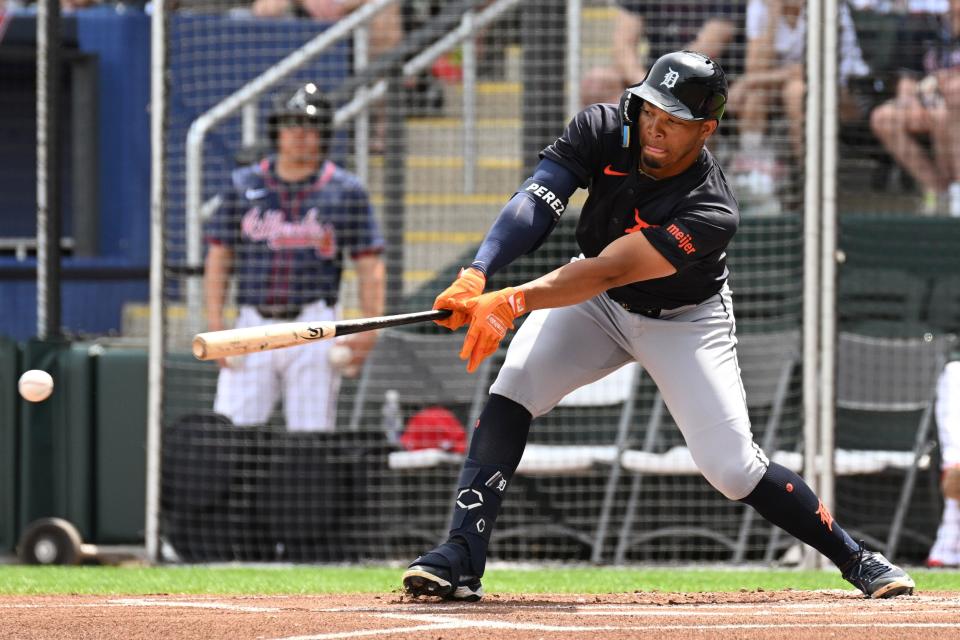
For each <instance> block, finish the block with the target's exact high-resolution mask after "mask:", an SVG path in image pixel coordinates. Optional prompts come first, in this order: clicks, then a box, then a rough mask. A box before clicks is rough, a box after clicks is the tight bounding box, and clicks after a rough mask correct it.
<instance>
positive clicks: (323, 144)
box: [267, 82, 333, 150]
mask: <svg viewBox="0 0 960 640" xmlns="http://www.w3.org/2000/svg"><path fill="white" fill-rule="evenodd" d="M284 126H308V127H313V128H315V129H316V130H317V131H318V132H319V133H320V148H321V149H324V150H326V149H327V143H328V142H329V141H330V135H331V134H332V132H333V107H332V105H331V104H330V102H329V101H328V100H327V99H326V98H325V97H324V96H323V94H322V93H321V92H320V89H319V88H318V87H317V85H315V84H314V83H312V82H308V83H307V84H305V85H303V86H302V87H298V88H297V89H296V90H295V91H293V92H292V93H288V94H286V95H283V96H281V97H280V98H279V99H278V100H277V101H276V102H275V103H274V106H273V109H272V110H271V111H270V115H269V117H268V118H267V132H268V134H269V136H270V142H271V143H272V144H273V146H274V147H276V144H277V137H278V136H279V133H280V129H281V128H282V127H284Z"/></svg>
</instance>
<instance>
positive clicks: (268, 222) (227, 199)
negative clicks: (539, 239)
mask: <svg viewBox="0 0 960 640" xmlns="http://www.w3.org/2000/svg"><path fill="white" fill-rule="evenodd" d="M268 126H269V129H270V136H271V139H272V141H273V143H274V145H275V147H276V150H277V152H276V154H275V155H271V156H269V157H267V158H264V159H263V160H262V161H260V162H259V163H257V164H254V165H251V166H249V167H244V168H241V169H238V170H236V171H235V172H234V173H233V188H232V189H230V190H229V191H228V192H227V193H226V194H224V195H223V196H222V203H221V205H220V207H219V209H218V210H217V212H216V213H215V214H214V215H213V217H212V218H211V220H210V221H209V223H208V225H207V229H206V234H207V241H208V243H209V249H208V252H207V258H206V267H205V276H206V277H205V280H204V293H205V298H206V311H207V324H208V326H209V329H210V330H211V331H217V330H220V329H223V328H224V327H223V306H224V299H225V297H226V289H227V282H228V279H229V276H230V274H231V272H232V274H233V275H234V276H235V279H236V298H237V305H238V307H239V313H238V317H237V324H236V326H237V327H249V326H255V325H262V324H269V323H276V322H293V321H297V320H302V321H307V320H309V321H316V320H334V319H336V315H337V299H338V296H339V290H340V278H341V273H342V271H343V261H344V258H345V256H346V255H350V256H351V257H352V258H353V260H354V263H355V266H356V270H357V275H358V279H359V291H360V306H361V309H362V311H363V313H364V314H365V316H367V317H372V316H379V315H382V314H383V297H384V284H383V281H384V267H383V260H382V258H381V253H382V250H383V238H382V237H381V235H380V231H379V229H378V227H377V223H376V220H375V218H374V215H373V210H372V208H371V205H370V201H369V198H368V196H367V192H366V190H365V189H364V187H363V186H362V185H361V184H360V182H359V180H358V179H357V178H356V177H355V176H353V175H352V174H350V173H348V172H346V171H345V170H343V169H342V168H340V167H338V166H336V165H335V164H334V163H333V162H331V161H330V160H328V159H325V158H324V152H325V150H326V149H327V145H328V143H329V138H330V132H331V129H332V109H331V106H330V104H329V102H328V101H327V100H326V99H325V98H324V97H323V96H322V95H321V94H320V91H319V90H318V89H317V87H316V85H314V84H312V83H311V84H307V85H305V86H303V87H301V88H299V89H297V90H296V91H295V92H293V94H292V95H290V96H285V97H284V98H283V99H282V100H281V101H280V103H279V104H278V105H277V106H276V107H275V108H274V110H273V112H272V113H271V114H270V117H269V121H268ZM375 340H376V335H375V334H374V333H372V332H368V333H358V334H355V335H352V336H349V337H346V338H344V339H343V341H341V342H340V343H339V344H346V345H348V346H349V347H350V349H351V352H352V357H351V358H350V359H349V360H348V361H343V360H344V359H343V358H342V356H341V361H340V362H339V365H340V366H341V367H342V368H348V367H349V368H356V366H357V365H359V363H361V362H362V361H363V359H364V357H365V356H366V354H367V353H368V352H369V351H370V349H371V348H372V346H373V342H374V341H375ZM333 344H334V343H332V342H330V341H326V340H322V341H318V342H315V343H313V344H310V345H307V346H303V347H300V348H298V349H284V350H280V351H264V352H261V353H255V354H251V355H247V356H241V357H238V358H231V359H230V360H229V361H228V362H221V363H220V367H221V368H220V375H219V378H218V380H217V396H216V400H215V403H214V409H215V410H216V411H217V412H219V413H222V414H224V415H226V416H227V417H229V418H230V419H231V420H232V421H233V422H234V424H240V425H255V424H264V423H265V422H266V421H267V419H268V418H269V416H270V413H271V412H272V411H273V407H274V405H275V404H276V402H277V399H278V398H279V397H280V396H281V394H282V395H283V407H284V415H285V418H286V424H287V428H288V429H289V430H291V431H325V430H332V429H333V428H334V419H335V416H336V404H335V402H336V397H337V390H338V387H339V382H340V376H339V373H338V370H337V369H335V368H334V367H332V366H331V363H330V362H329V361H328V351H329V350H330V349H331V347H332V345H333Z"/></svg>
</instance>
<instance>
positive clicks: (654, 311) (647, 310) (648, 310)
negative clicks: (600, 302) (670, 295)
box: [614, 300, 663, 318]
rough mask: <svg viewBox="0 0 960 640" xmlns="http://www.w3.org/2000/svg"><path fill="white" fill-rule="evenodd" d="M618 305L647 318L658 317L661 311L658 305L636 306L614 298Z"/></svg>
mask: <svg viewBox="0 0 960 640" xmlns="http://www.w3.org/2000/svg"><path fill="white" fill-rule="evenodd" d="M614 302H616V303H617V304H618V305H620V306H621V307H623V308H624V309H626V310H627V311H629V312H630V313H637V314H640V315H641V316H646V317H647V318H659V317H660V314H661V313H662V312H663V309H661V308H660V307H637V306H635V305H632V304H630V303H629V302H618V301H616V300H614Z"/></svg>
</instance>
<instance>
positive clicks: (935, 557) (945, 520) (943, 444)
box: [927, 360, 960, 567]
mask: <svg viewBox="0 0 960 640" xmlns="http://www.w3.org/2000/svg"><path fill="white" fill-rule="evenodd" d="M936 416H937V432H938V435H939V437H940V456H941V468H942V469H943V483H942V484H943V517H942V518H941V520H940V527H939V528H938V529H937V539H936V540H935V541H934V543H933V547H932V548H931V549H930V554H929V555H928V556H927V566H928V567H960V361H957V360H954V361H952V362H948V363H947V366H946V367H944V368H943V373H942V374H940V380H939V381H938V382H937V402H936Z"/></svg>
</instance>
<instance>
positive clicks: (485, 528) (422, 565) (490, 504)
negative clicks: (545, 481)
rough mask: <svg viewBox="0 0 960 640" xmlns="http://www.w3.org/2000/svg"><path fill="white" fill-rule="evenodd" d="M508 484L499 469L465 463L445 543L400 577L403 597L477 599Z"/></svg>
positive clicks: (428, 553)
mask: <svg viewBox="0 0 960 640" xmlns="http://www.w3.org/2000/svg"><path fill="white" fill-rule="evenodd" d="M508 482H509V479H508V478H507V476H506V474H505V470H504V469H503V468H501V467H500V466H499V465H485V464H480V463H479V462H477V461H476V460H473V459H471V458H467V460H466V461H465V462H464V465H463V471H461V473H460V482H459V485H460V486H459V488H458V489H457V497H456V502H455V504H454V507H453V518H452V522H451V525H450V537H449V539H448V540H447V541H446V542H444V543H443V544H441V545H440V546H438V547H436V548H435V549H432V550H431V551H428V552H427V553H425V554H423V555H421V556H420V557H419V558H417V559H416V560H414V561H413V562H412V563H411V564H410V566H409V567H408V568H407V570H406V571H405V572H404V574H403V588H404V590H405V591H406V592H407V593H408V594H410V595H412V596H422V595H429V596H439V597H441V598H444V599H448V600H465V601H468V602H476V601H477V600H479V599H480V598H481V597H483V587H482V586H481V584H480V578H481V576H483V570H484V567H485V566H486V563H487V546H488V545H489V544H490V534H491V533H493V525H494V523H495V522H496V520H497V515H498V514H499V513H500V504H501V503H502V502H503V494H504V492H505V491H506V490H507V484H508Z"/></svg>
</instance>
